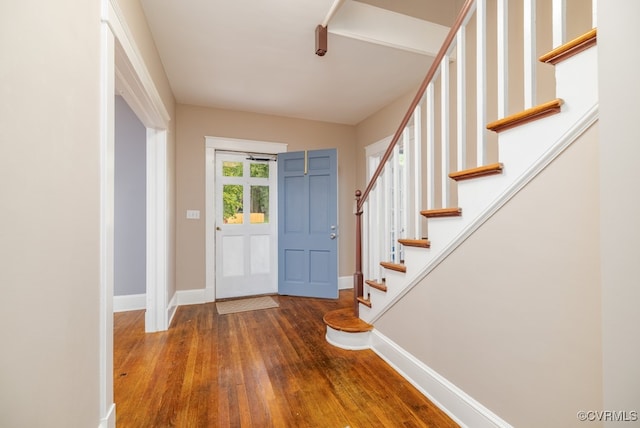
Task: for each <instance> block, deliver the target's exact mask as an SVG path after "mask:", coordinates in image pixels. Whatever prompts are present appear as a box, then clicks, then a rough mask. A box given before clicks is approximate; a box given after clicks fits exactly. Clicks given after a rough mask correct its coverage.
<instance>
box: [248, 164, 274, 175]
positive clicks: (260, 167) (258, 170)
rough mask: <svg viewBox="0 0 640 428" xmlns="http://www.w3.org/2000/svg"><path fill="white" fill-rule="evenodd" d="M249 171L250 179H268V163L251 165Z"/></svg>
mask: <svg viewBox="0 0 640 428" xmlns="http://www.w3.org/2000/svg"><path fill="white" fill-rule="evenodd" d="M250 170H251V177H252V178H269V164H268V163H252V164H251V167H250Z"/></svg>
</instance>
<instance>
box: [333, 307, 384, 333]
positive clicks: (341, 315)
mask: <svg viewBox="0 0 640 428" xmlns="http://www.w3.org/2000/svg"><path fill="white" fill-rule="evenodd" d="M323 319H324V323H325V324H326V325H327V326H329V327H331V328H333V329H334V330H339V331H346V332H351V333H360V332H363V331H371V330H373V326H372V325H371V324H369V323H366V322H364V321H362V320H361V319H360V318H358V317H356V316H355V315H354V314H353V308H344V309H336V310H335V311H331V312H327V313H326V314H324V318H323Z"/></svg>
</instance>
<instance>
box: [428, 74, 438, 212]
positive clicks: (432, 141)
mask: <svg viewBox="0 0 640 428" xmlns="http://www.w3.org/2000/svg"><path fill="white" fill-rule="evenodd" d="M435 124H436V119H435V94H434V88H433V83H429V86H427V209H428V210H431V209H434V208H435V207H436V204H435V201H436V131H435Z"/></svg>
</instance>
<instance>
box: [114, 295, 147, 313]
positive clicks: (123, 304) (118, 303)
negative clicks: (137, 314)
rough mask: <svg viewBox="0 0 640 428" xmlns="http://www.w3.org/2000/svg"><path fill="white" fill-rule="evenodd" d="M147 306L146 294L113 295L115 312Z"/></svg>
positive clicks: (135, 309) (136, 309)
mask: <svg viewBox="0 0 640 428" xmlns="http://www.w3.org/2000/svg"><path fill="white" fill-rule="evenodd" d="M146 307H147V295H146V294H130V295H128V296H113V312H125V311H138V310H140V309H145V308H146Z"/></svg>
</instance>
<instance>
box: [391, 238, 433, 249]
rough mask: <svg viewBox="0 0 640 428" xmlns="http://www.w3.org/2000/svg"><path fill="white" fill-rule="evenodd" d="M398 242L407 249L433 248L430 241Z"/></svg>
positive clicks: (408, 240)
mask: <svg viewBox="0 0 640 428" xmlns="http://www.w3.org/2000/svg"><path fill="white" fill-rule="evenodd" d="M398 242H399V243H401V244H402V245H404V246H407V247H420V248H429V247H430V246H431V242H429V240H428V239H398Z"/></svg>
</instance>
